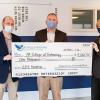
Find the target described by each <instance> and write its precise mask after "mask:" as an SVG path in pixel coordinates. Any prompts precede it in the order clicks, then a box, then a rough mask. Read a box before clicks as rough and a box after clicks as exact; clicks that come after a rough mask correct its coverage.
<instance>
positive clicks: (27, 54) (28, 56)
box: [12, 42, 92, 77]
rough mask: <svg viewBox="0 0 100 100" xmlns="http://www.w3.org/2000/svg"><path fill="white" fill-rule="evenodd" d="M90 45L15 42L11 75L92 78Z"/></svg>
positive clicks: (13, 44)
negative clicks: (82, 76)
mask: <svg viewBox="0 0 100 100" xmlns="http://www.w3.org/2000/svg"><path fill="white" fill-rule="evenodd" d="M91 68H92V46H91V44H90V43H74V42H67V43H60V42H59V43H43V42H42V43H36V42H20V43H18V42H14V43H12V76H13V77H32V76H54V77H56V76H75V75H76V76H77V75H91Z"/></svg>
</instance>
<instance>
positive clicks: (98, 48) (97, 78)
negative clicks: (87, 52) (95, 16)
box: [91, 19, 100, 100]
mask: <svg viewBox="0 0 100 100" xmlns="http://www.w3.org/2000/svg"><path fill="white" fill-rule="evenodd" d="M96 27H97V30H98V32H99V36H98V37H97V38H96V40H95V42H93V43H92V44H93V49H94V50H93V68H92V74H93V75H92V89H91V90H92V95H91V97H92V98H91V100H100V19H99V20H98V21H97V24H96Z"/></svg>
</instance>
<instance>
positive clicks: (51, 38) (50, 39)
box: [46, 31, 55, 42]
mask: <svg viewBox="0 0 100 100" xmlns="http://www.w3.org/2000/svg"><path fill="white" fill-rule="evenodd" d="M54 40H55V32H48V31H47V41H46V42H54Z"/></svg>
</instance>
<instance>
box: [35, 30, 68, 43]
mask: <svg viewBox="0 0 100 100" xmlns="http://www.w3.org/2000/svg"><path fill="white" fill-rule="evenodd" d="M35 40H36V41H37V42H45V41H46V40H47V29H42V30H40V31H37V32H36V34H35ZM67 41H68V40H67V36H66V33H64V32H62V31H60V30H57V29H56V31H55V39H54V42H67Z"/></svg>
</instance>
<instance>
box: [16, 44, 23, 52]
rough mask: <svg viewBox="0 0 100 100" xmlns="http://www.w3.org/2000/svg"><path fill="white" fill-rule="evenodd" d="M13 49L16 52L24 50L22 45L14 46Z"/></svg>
mask: <svg viewBox="0 0 100 100" xmlns="http://www.w3.org/2000/svg"><path fill="white" fill-rule="evenodd" d="M15 47H16V49H17V50H18V51H22V50H23V49H24V45H18V44H15Z"/></svg>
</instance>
